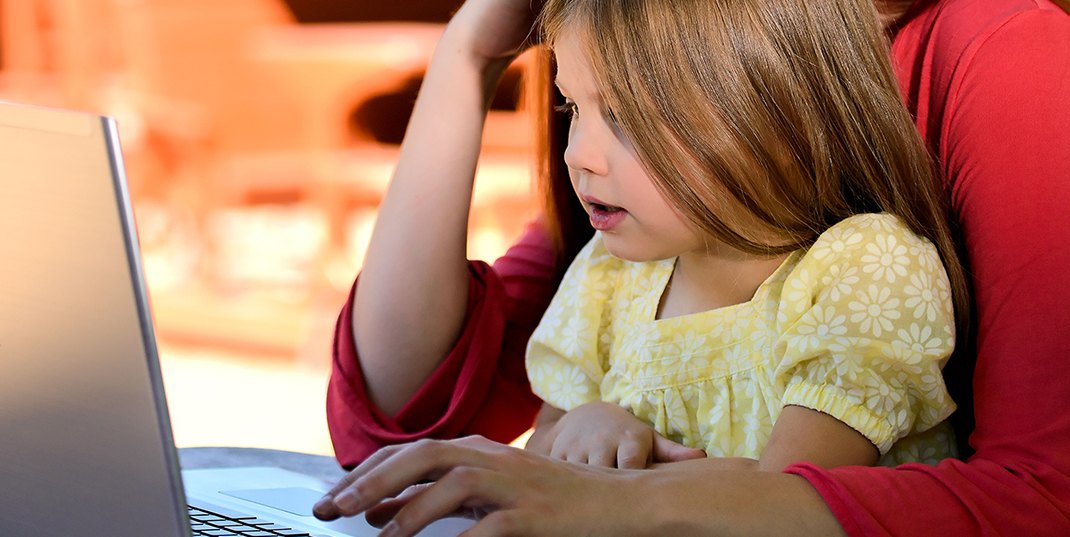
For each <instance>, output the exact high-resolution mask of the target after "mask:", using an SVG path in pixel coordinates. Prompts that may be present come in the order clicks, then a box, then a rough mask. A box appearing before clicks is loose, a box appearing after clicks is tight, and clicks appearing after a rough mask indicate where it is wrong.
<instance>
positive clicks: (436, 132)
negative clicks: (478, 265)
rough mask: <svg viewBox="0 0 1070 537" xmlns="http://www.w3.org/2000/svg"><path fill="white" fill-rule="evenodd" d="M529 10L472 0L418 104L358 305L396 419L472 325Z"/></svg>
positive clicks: (377, 380) (436, 59)
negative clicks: (495, 124)
mask: <svg viewBox="0 0 1070 537" xmlns="http://www.w3.org/2000/svg"><path fill="white" fill-rule="evenodd" d="M532 19H533V14H532V12H531V7H530V2H529V0H471V1H469V2H467V3H466V4H465V5H464V6H463V7H462V9H461V10H460V12H458V14H457V15H456V16H455V17H454V19H453V20H452V21H451V22H450V24H449V25H448V27H447V29H446V31H445V32H444V34H443V36H442V38H441V39H440V41H439V44H438V46H437V48H436V51H435V53H434V56H433V58H432V61H431V64H430V67H429V68H428V71H427V74H426V76H425V78H424V83H423V87H422V89H421V91H420V96H419V98H418V99H417V102H416V106H415V109H414V110H413V114H412V118H411V120H410V123H409V127H408V131H407V132H406V135H405V140H404V142H403V143H402V147H401V155H400V158H399V161H398V165H397V169H396V171H395V173H394V177H393V179H392V181H391V184H390V188H389V190H388V192H387V194H386V196H385V198H384V200H383V203H382V205H381V206H380V209H379V216H378V219H377V221H376V225H375V230H374V232H373V234H372V239H371V242H370V244H369V247H368V253H367V257H366V261H365V264H364V268H363V270H362V273H361V277H360V280H359V281H358V283H357V286H356V291H355V295H354V311H353V321H352V330H353V336H354V338H355V341H356V346H357V350H358V352H359V354H360V357H361V368H362V370H363V375H364V381H365V385H366V386H367V389H368V392H369V394H368V395H369V397H370V399H371V401H372V402H373V403H374V404H375V405H376V406H378V407H379V408H380V409H381V410H382V411H383V412H384V413H385V414H387V415H393V414H394V413H396V412H397V411H398V410H400V409H401V408H402V407H403V406H404V404H405V403H406V402H407V401H408V400H409V399H410V398H411V397H412V395H413V394H414V393H415V392H416V391H417V389H419V387H420V386H421V385H422V384H423V383H424V381H425V380H426V379H427V378H428V376H429V375H430V374H431V373H432V372H433V371H434V370H435V368H436V367H437V366H438V365H439V363H440V361H441V360H442V359H443V357H444V356H445V355H446V354H447V352H448V351H449V349H450V348H451V346H452V345H453V344H454V342H455V340H456V339H457V337H458V334H459V333H460V331H461V327H462V325H463V323H464V320H465V308H466V298H467V293H468V285H467V282H468V279H469V276H468V266H467V262H466V259H465V251H466V244H465V243H466V235H467V226H468V210H469V205H470V203H471V198H472V186H473V177H474V175H475V167H476V162H477V159H478V156H479V150H480V141H481V137H482V128H483V121H484V119H485V117H486V111H487V103H488V99H489V96H490V95H491V94H492V92H493V91H494V89H495V87H496V86H497V83H498V80H499V78H500V76H501V74H502V72H503V71H504V70H505V68H506V67H507V66H508V64H509V62H510V61H511V60H512V58H514V57H515V55H516V54H517V53H518V51H519V50H520V49H521V46H522V43H523V42H524V40H525V38H526V36H527V35H528V32H529V30H530V28H531V24H532Z"/></svg>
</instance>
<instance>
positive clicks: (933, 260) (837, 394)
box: [774, 214, 955, 455]
mask: <svg viewBox="0 0 1070 537" xmlns="http://www.w3.org/2000/svg"><path fill="white" fill-rule="evenodd" d="M783 293H784V297H783V298H784V300H783V302H782V307H781V309H780V310H779V311H778V313H777V324H778V326H779V329H780V330H779V333H780V336H779V337H778V339H777V340H776V344H775V345H776V349H775V350H776V354H777V355H778V356H780V357H781V359H780V362H779V364H778V366H777V367H776V370H775V372H774V382H775V383H776V384H777V385H778V388H779V389H781V390H783V394H784V396H783V403H784V405H798V406H803V407H806V408H811V409H814V410H817V411H820V412H823V413H825V414H828V415H830V416H832V417H834V418H836V419H838V420H840V421H842V422H843V423H845V424H847V425H848V426H850V427H851V428H853V429H855V430H857V431H858V432H860V433H861V434H863V435H864V436H866V437H867V438H868V439H869V440H870V441H871V442H873V444H874V445H875V446H876V447H877V448H878V449H879V450H880V453H881V455H885V454H886V453H888V450H889V449H890V448H891V446H892V445H893V444H894V443H895V442H896V441H897V440H899V439H901V438H904V437H906V436H908V435H911V434H916V433H921V432H924V431H927V430H929V429H931V428H933V427H935V426H936V425H937V424H939V423H940V422H942V421H943V420H945V419H946V418H947V417H948V416H949V415H950V414H951V412H952V411H953V410H954V408H955V406H954V403H953V402H952V400H951V398H950V396H949V395H948V392H947V389H946V387H945V386H944V381H943V377H942V375H941V368H942V366H943V364H944V363H945V361H946V360H947V358H948V356H949V355H950V354H951V351H952V349H953V348H954V333H955V331H954V330H955V325H954V318H953V316H954V313H953V306H952V302H951V293H950V285H949V282H948V278H947V275H946V273H945V272H944V269H943V265H942V264H941V262H940V258H939V255H938V254H937V252H936V248H935V247H934V246H933V245H932V244H931V243H930V242H929V241H928V240H926V239H924V238H921V237H918V236H916V235H914V234H913V233H912V232H911V231H910V230H909V229H907V228H906V227H905V225H904V224H902V223H901V222H900V221H899V220H898V219H897V218H896V217H895V216H892V215H888V214H880V215H859V216H855V217H852V218H849V219H847V220H845V221H843V222H841V223H839V224H837V225H836V226H833V227H832V228H831V229H829V230H828V231H827V232H825V233H824V234H822V235H821V237H819V239H818V240H817V242H816V243H815V244H814V245H813V247H812V248H811V249H810V250H809V251H808V252H807V254H806V255H805V257H804V258H803V259H802V260H801V261H800V263H799V266H798V267H797V269H796V270H795V271H793V274H792V275H791V277H789V278H788V279H787V280H786V281H785V283H784V290H783Z"/></svg>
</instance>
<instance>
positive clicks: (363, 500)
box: [317, 437, 504, 516]
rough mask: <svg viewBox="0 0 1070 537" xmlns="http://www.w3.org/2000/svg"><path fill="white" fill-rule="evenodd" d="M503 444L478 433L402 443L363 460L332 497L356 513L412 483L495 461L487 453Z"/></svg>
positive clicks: (340, 510)
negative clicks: (372, 459) (368, 461)
mask: <svg viewBox="0 0 1070 537" xmlns="http://www.w3.org/2000/svg"><path fill="white" fill-rule="evenodd" d="M503 447H504V446H501V445H500V444H498V443H496V442H491V441H490V440H486V439H485V438H474V437H469V438H464V439H460V440H453V441H441V440H420V441H419V442H416V443H413V444H408V445H405V446H402V447H401V448H400V449H397V450H395V451H393V452H392V453H391V454H390V455H389V456H386V457H383V458H377V460H376V464H374V465H368V466H367V467H366V466H365V464H361V466H360V467H358V468H357V470H354V472H356V473H358V475H357V476H356V478H355V479H353V480H352V482H351V483H350V484H349V486H348V487H345V488H344V489H343V490H342V491H341V492H339V493H337V494H336V495H335V496H334V497H333V500H332V501H333V503H334V506H335V509H336V510H337V513H338V514H340V515H345V516H352V515H356V514H359V513H361V512H363V511H365V510H367V509H369V508H371V507H372V506H374V505H376V504H378V503H379V502H381V501H383V500H384V499H386V498H390V497H392V496H396V495H398V494H399V493H401V492H402V491H403V490H405V489H406V488H408V487H409V486H411V485H414V484H417V483H421V482H424V481H435V480H437V479H439V478H440V477H442V476H443V475H444V474H445V473H446V472H448V471H450V470H452V469H453V468H456V467H458V466H472V467H477V468H478V467H483V466H484V465H487V464H493V463H494V460H495V458H494V457H489V456H487V455H489V454H492V453H494V452H495V451H497V450H500V449H502V448H503ZM361 472H363V474H362V475H361ZM317 512H318V511H317Z"/></svg>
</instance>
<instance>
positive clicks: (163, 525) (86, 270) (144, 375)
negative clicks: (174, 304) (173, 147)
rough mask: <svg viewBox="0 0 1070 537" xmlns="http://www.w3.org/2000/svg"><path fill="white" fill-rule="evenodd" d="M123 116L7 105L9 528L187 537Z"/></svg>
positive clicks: (38, 536) (0, 141)
mask: <svg viewBox="0 0 1070 537" xmlns="http://www.w3.org/2000/svg"><path fill="white" fill-rule="evenodd" d="M139 259H140V256H139V254H138V246H137V238H136V233H135V231H134V225H133V217H132V212H131V208H130V202H129V198H128V193H127V188H126V183H125V178H124V174H123V166H122V160H121V157H120V153H119V142H118V137H117V134H116V128H115V124H114V122H112V121H111V120H110V119H108V118H102V117H99V116H93V115H88V114H81V113H74V112H66V111H58V110H48V109H41V108H32V107H25V106H17V105H12V104H6V103H0V535H3V536H4V537H22V536H32V537H46V536H57V537H58V536H62V537H71V536H76V535H77V536H105V535H107V536H112V535H152V536H154V537H177V536H180V535H188V529H187V527H188V526H187V524H186V522H185V520H186V512H185V498H184V497H183V491H182V486H181V478H180V474H179V469H178V463H177V456H176V454H175V452H174V444H173V441H172V438H171V427H170V422H169V420H168V417H167V411H166V405H165V401H164V396H163V385H162V382H161V380H160V372H159V364H158V359H157V355H156V346H155V343H154V338H153V331H152V321H151V317H150V314H149V310H148V307H147V301H146V299H145V286H144V280H143V278H142V274H141V266H140V262H139Z"/></svg>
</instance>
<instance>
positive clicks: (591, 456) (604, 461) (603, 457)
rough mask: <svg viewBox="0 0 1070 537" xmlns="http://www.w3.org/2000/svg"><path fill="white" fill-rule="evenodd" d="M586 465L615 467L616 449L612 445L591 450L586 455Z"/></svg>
mask: <svg viewBox="0 0 1070 537" xmlns="http://www.w3.org/2000/svg"><path fill="white" fill-rule="evenodd" d="M587 464H590V465H591V466H601V467H603V468H613V467H615V466H616V465H617V448H616V446H612V445H608V444H606V445H601V446H596V447H593V448H591V450H590V452H588V454H587Z"/></svg>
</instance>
